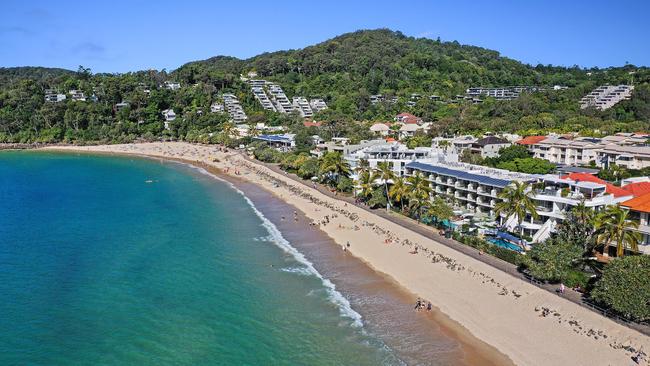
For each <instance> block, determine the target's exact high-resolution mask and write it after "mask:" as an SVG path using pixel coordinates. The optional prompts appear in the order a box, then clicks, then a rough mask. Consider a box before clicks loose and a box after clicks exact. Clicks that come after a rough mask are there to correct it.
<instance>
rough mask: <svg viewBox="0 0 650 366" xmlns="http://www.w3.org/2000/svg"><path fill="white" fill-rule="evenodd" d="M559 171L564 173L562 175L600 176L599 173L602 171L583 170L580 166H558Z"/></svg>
mask: <svg viewBox="0 0 650 366" xmlns="http://www.w3.org/2000/svg"><path fill="white" fill-rule="evenodd" d="M557 171H558V172H562V173H585V174H598V172H599V171H600V170H598V169H591V168H583V167H579V166H558V167H557Z"/></svg>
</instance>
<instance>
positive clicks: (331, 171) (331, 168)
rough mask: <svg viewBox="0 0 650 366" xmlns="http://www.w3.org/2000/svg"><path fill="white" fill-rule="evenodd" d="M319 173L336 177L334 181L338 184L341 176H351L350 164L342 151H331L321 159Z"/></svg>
mask: <svg viewBox="0 0 650 366" xmlns="http://www.w3.org/2000/svg"><path fill="white" fill-rule="evenodd" d="M319 174H320V175H321V176H323V175H329V176H333V177H335V178H334V181H335V182H336V184H338V183H339V180H340V178H341V177H349V176H350V164H348V162H347V161H345V159H344V158H343V155H342V154H341V153H338V152H336V151H330V152H328V153H327V154H325V155H324V156H323V158H322V159H321V164H320V169H319Z"/></svg>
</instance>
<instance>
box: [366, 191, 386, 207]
mask: <svg viewBox="0 0 650 366" xmlns="http://www.w3.org/2000/svg"><path fill="white" fill-rule="evenodd" d="M368 206H370V208H378V207H384V206H388V200H387V199H386V195H385V193H384V190H383V189H382V188H381V187H376V188H375V189H373V190H372V193H370V199H369V200H368Z"/></svg>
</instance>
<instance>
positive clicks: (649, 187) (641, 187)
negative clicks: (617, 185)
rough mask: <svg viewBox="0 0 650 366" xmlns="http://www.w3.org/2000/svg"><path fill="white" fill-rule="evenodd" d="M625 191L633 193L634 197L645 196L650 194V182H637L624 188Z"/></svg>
mask: <svg viewBox="0 0 650 366" xmlns="http://www.w3.org/2000/svg"><path fill="white" fill-rule="evenodd" d="M623 189H624V190H626V191H627V192H629V193H631V194H632V195H633V196H634V197H639V196H643V195H645V194H648V193H650V182H636V183H630V184H628V185H626V186H623Z"/></svg>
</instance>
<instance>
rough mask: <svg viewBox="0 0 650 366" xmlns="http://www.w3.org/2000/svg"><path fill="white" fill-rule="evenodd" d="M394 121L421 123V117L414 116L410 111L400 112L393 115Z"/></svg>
mask: <svg viewBox="0 0 650 366" xmlns="http://www.w3.org/2000/svg"><path fill="white" fill-rule="evenodd" d="M395 122H398V123H403V124H418V125H419V124H422V118H420V117H416V116H414V115H412V114H411V113H400V114H398V115H397V116H395Z"/></svg>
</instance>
